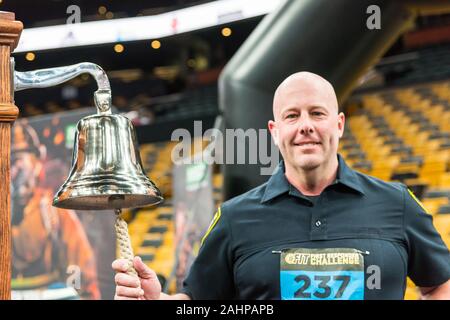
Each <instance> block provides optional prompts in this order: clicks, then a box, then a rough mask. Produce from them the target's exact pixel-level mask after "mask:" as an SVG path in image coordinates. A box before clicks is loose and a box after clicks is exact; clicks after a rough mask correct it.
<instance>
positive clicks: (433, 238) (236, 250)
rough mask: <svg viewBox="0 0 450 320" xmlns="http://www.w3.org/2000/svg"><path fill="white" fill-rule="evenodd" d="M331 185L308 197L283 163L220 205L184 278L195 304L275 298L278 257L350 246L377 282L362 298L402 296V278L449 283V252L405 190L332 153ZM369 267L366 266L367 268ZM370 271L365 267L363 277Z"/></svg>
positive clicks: (420, 283) (429, 219)
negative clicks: (335, 162)
mask: <svg viewBox="0 0 450 320" xmlns="http://www.w3.org/2000/svg"><path fill="white" fill-rule="evenodd" d="M338 161H339V169H338V174H337V179H336V181H335V182H334V183H333V184H331V185H329V186H328V187H327V188H326V189H325V190H324V191H323V192H322V193H321V195H320V196H319V197H317V198H308V197H306V196H304V195H302V194H301V193H300V192H299V191H298V190H297V189H296V188H295V187H294V186H292V185H291V184H290V183H289V182H288V180H287V179H286V177H285V174H284V164H283V162H281V163H280V165H279V167H278V168H277V169H276V171H275V173H274V174H273V175H272V176H271V178H270V179H269V180H268V181H267V182H266V183H264V184H263V185H261V186H259V187H257V188H255V189H253V190H250V191H249V192H247V193H245V194H242V195H240V196H238V197H235V198H233V199H231V200H229V201H226V202H224V203H223V204H222V205H221V207H220V208H219V210H218V212H217V213H216V215H215V217H214V219H213V221H212V223H211V225H210V228H209V230H208V232H207V234H206V235H205V237H204V239H203V242H202V246H201V248H200V250H199V254H198V257H197V258H196V260H195V262H194V263H193V265H192V267H191V269H190V272H189V274H188V276H187V278H186V279H185V281H184V288H183V292H184V293H186V294H188V295H189V296H190V297H191V298H193V299H280V254H279V253H277V252H280V251H282V250H285V249H289V248H354V249H357V250H360V251H361V252H365V253H366V254H365V255H364V267H365V268H366V269H367V268H368V267H369V266H373V265H375V266H377V268H378V270H379V276H380V277H379V279H378V280H379V281H378V283H377V285H375V287H374V286H373V285H372V286H370V288H369V287H368V286H365V288H364V299H403V297H404V292H405V288H406V278H407V276H409V277H410V278H411V279H412V280H413V281H414V283H415V284H416V285H417V286H420V287H433V286H437V285H440V284H442V283H444V282H446V281H447V280H448V279H450V254H449V251H448V248H447V247H446V245H445V244H444V242H443V241H442V239H441V237H440V235H439V234H438V233H437V231H436V230H435V228H434V226H433V224H432V216H431V215H429V214H428V213H426V211H425V209H424V208H423V207H422V205H421V204H420V203H419V202H418V201H417V199H416V198H415V197H414V195H413V194H412V193H411V192H410V191H409V190H408V189H407V187H406V186H405V185H403V184H400V183H387V182H384V181H381V180H378V179H376V178H374V177H371V176H368V175H365V174H362V173H359V172H356V171H354V170H352V169H350V168H349V167H348V166H347V165H346V164H345V162H344V160H343V159H342V158H341V156H339V155H338ZM371 270H372V269H371ZM371 275H372V273H371V272H368V270H366V273H365V280H370V279H369V277H370V276H371Z"/></svg>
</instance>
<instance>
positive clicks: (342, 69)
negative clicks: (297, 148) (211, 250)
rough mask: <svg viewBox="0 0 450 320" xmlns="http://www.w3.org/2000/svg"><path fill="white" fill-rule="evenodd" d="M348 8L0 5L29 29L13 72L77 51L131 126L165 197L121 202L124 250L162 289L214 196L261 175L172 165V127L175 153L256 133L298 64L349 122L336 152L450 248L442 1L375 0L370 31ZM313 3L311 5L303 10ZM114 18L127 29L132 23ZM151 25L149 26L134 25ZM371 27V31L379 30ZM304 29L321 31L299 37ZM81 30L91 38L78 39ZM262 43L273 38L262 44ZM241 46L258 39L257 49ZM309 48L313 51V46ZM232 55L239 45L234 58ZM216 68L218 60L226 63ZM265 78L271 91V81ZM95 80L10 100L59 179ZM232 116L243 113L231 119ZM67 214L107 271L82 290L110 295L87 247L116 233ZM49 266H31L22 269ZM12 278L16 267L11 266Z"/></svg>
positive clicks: (188, 257) (186, 254) (55, 62)
mask: <svg viewBox="0 0 450 320" xmlns="http://www.w3.org/2000/svg"><path fill="white" fill-rule="evenodd" d="M287 2H289V1H287ZM298 2H301V1H298ZM319 2H320V3H321V5H323V4H324V3H325V1H319ZM331 2H333V4H332V5H331ZM356 2H358V3H360V4H359V5H356ZM356 2H355V1H354V2H353V3H354V4H355V6H354V7H350V10H349V7H346V6H348V5H349V4H350V5H351V4H352V3H351V1H328V3H329V4H330V5H329V6H328V7H327V8H328V9H327V10H325V9H323V10H322V11H318V9H316V8H315V7H314V5H313V4H312V2H311V1H304V4H303V6H304V7H301V6H299V5H297V6H296V7H295V8H294V6H295V5H291V6H289V5H286V2H285V1H281V0H274V1H270V0H265V1H258V2H255V1H244V0H242V1H195V0H152V1H118V0H117V1H115V0H113V1H106V0H102V1H99V0H92V1H76V0H73V1H62V0H42V1H38V2H37V1H31V0H14V1H12V0H11V1H8V0H3V1H0V10H2V11H11V12H14V13H15V14H16V20H19V21H22V22H23V24H24V31H23V33H22V36H21V42H19V46H18V48H17V49H16V51H15V52H14V53H13V55H12V56H13V57H14V59H15V65H16V66H15V68H16V70H17V71H28V70H34V69H40V68H49V67H56V66H63V65H70V64H75V63H78V62H82V61H88V62H93V63H96V64H98V65H100V66H101V67H102V68H103V69H104V70H105V71H106V72H107V74H108V77H109V80H110V82H111V87H112V92H113V106H114V108H115V111H116V112H118V113H122V114H124V115H125V116H127V117H128V118H129V119H130V120H132V122H133V124H134V125H135V127H136V131H137V136H138V140H139V143H140V147H141V158H142V161H143V165H144V167H145V170H146V173H147V174H148V176H149V177H150V178H151V179H152V180H153V181H154V182H155V183H156V185H157V186H158V187H159V188H160V190H161V191H162V193H163V195H164V198H165V201H164V203H163V204H162V205H159V206H157V207H155V208H143V209H139V210H129V211H126V212H125V217H126V220H127V221H128V223H129V231H130V235H131V239H132V246H133V249H134V252H135V254H136V255H140V256H141V257H142V258H143V260H144V261H145V263H146V264H148V265H149V266H150V267H151V268H153V269H154V270H155V271H156V272H157V273H158V275H159V277H160V280H161V281H162V283H163V287H164V289H165V290H166V291H167V292H170V293H173V292H175V291H176V290H177V288H179V286H180V285H181V281H182V278H183V277H184V275H185V273H186V270H187V269H188V268H189V265H190V263H191V262H192V259H193V258H194V257H195V254H196V252H197V250H198V247H199V241H200V239H201V237H202V236H203V234H204V232H205V231H206V229H207V228H208V225H209V222H210V221H211V219H212V217H213V214H214V212H215V210H216V208H217V206H218V205H220V203H221V202H222V201H224V200H226V199H228V198H229V197H230V196H231V195H234V194H235V193H241V192H242V191H245V190H248V189H250V187H251V186H253V185H256V184H257V183H259V182H260V180H258V179H262V180H264V179H267V178H268V177H267V176H266V177H259V178H258V179H255V180H254V181H244V183H243V184H241V183H240V182H239V181H241V180H236V179H234V177H235V176H239V174H238V173H239V172H240V171H239V170H241V172H242V171H247V170H248V169H246V167H242V166H241V167H239V168H237V169H233V166H231V165H230V166H228V165H226V167H227V168H224V167H225V166H223V165H220V164H215V165H209V164H206V163H196V164H186V165H175V164H174V163H173V161H172V160H171V153H172V150H173V148H174V147H175V146H176V145H177V143H178V142H177V141H171V135H172V132H173V131H174V130H176V129H178V128H184V129H186V130H188V131H189V132H190V133H191V134H192V136H193V138H192V141H190V148H189V149H190V150H189V151H188V152H186V153H185V154H183V156H190V155H191V154H193V153H194V152H195V151H199V150H203V149H204V148H206V147H207V146H208V143H209V140H208V139H206V138H207V137H203V136H202V134H203V133H204V131H206V130H207V129H210V128H213V127H216V128H218V129H224V128H236V127H244V128H245V127H246V125H248V126H247V128H248V127H255V126H254V125H251V122H247V123H243V122H242V121H250V120H246V119H249V118H258V121H259V122H260V123H264V122H265V123H266V121H267V120H268V119H269V118H270V116H271V115H270V113H271V111H270V98H271V96H272V95H273V88H274V86H275V83H279V82H280V81H281V79H282V78H284V76H287V75H288V74H290V73H294V72H296V71H300V70H309V71H313V72H317V73H319V74H321V75H323V76H324V77H325V78H327V79H330V81H331V82H332V83H333V85H335V87H336V88H337V92H338V96H339V100H340V107H341V109H342V110H343V111H344V113H345V114H346V116H347V126H346V131H345V135H344V138H343V139H342V141H341V144H340V151H339V152H340V153H341V154H342V155H343V156H344V158H345V159H346V160H347V162H348V163H349V164H350V165H351V166H352V167H353V168H354V169H356V170H359V171H361V172H364V173H367V174H369V175H373V176H376V177H378V178H381V179H383V180H387V181H401V182H403V183H405V184H407V185H408V186H409V187H410V189H411V190H413V191H414V193H415V194H416V195H417V197H418V198H419V199H421V201H422V202H423V204H424V206H425V207H426V208H427V210H428V212H429V213H430V214H432V215H433V216H434V223H435V225H436V227H437V229H438V230H439V232H440V233H441V235H442V237H443V239H444V241H445V242H446V243H447V245H449V244H450V6H449V3H447V2H446V1H442V5H438V6H429V7H426V8H425V9H423V8H420V9H417V10H412V12H413V13H408V14H403V15H400V13H398V12H399V10H396V8H393V7H392V5H390V4H388V3H387V2H386V1H378V2H377V1H375V2H374V3H378V4H379V6H380V7H381V30H379V31H377V30H370V29H368V28H369V27H367V26H366V21H367V18H368V17H369V16H370V14H369V13H367V12H366V11H361V12H359V13H357V14H356V13H355V10H353V9H351V8H356V7H357V6H360V7H361V6H362V4H361V2H359V1H356ZM316 3H317V2H316ZM366 7H367V6H366ZM308 8H309V9H310V11H309V13H305V11H307V10H306V9H308ZM385 8H386V9H385ZM302 9H303V10H302ZM312 9H316V11H317V12H316V16H315V17H314V20H313V21H314V23H313V24H311V29H309V28H308V29H303V28H300V25H298V26H297V27H298V28H294V27H291V28H289V27H286V26H285V28H286V29H285V31H280V32H279V33H277V32H278V31H277V30H278V29H279V28H278V27H280V24H281V22H282V21H284V20H283V19H284V17H285V16H288V17H290V19H294V18H295V15H294V13H295V14H299V16H300V17H302V18H304V20H301V19H300V20H301V21H306V20H307V18H308V16H307V14H308V15H311V14H312V13H313V12H315V11H314V10H312ZM384 9H385V10H386V12H387V13H386V14H384V11H383V10H384ZM333 11H334V12H336V14H337V16H336V17H334V18H333V17H331V18H330V16H329V15H328V13H329V12H333ZM292 12H293V13H292ZM320 12H322V15H321V14H320ZM323 12H326V13H323ZM345 12H347V13H345ZM394 12H396V13H395V14H394ZM405 12H406V11H405ZM271 14H273V16H271ZM346 14H348V16H346ZM352 14H353V16H352ZM397 14H398V15H397ZM358 15H359V16H360V17H361V19H360V20H361V21H359V20H358V22H357V23H355V25H351V24H349V23H347V22H346V21H347V20H349V21H351V18H352V17H355V16H356V17H357V16H358ZM144 18H149V19H151V20H148V21H144V22H143V24H134V23H135V21H133V20H122V19H144ZM286 19H287V20H288V22H289V19H288V18H286ZM333 19H334V20H333ZM297 20H299V19H297ZM136 21H137V20H136ZM301 21H300V22H301ZM330 21H331V22H330ZM332 21H335V23H336V24H337V23H338V22H339V24H342V25H344V26H343V28H344V27H345V26H346V27H347V29H345V28H344V29H343V30H345V32H343V34H340V35H339V37H337V36H336V35H335V34H334V36H333V37H328V36H327V30H329V29H327V28H326V26H327V25H328V24H330V23H332ZM400 21H404V23H400ZM74 22H75V23H74ZM77 22H79V23H78V24H77ZM97 22H98V23H100V22H102V23H103V24H91V28H90V29H86V30H88V32H87V33H84V34H83V33H80V34H78V33H77V29H76V28H77V25H83V24H85V23H86V24H88V23H97ZM300 22H299V23H300ZM123 25H128V26H129V30H128V29H127V28H124V27H123ZM146 25H147V26H148V28H146V27H142V26H146ZM385 25H386V27H384V26H385ZM321 26H322V27H321ZM61 27H63V29H61ZM64 28H66V29H64ZM114 28H117V29H118V30H119V29H120V30H122V33H120V32H119V33H118V34H117V33H116V34H114V35H113V36H111V35H109V34H108V30H113V29H114ZM320 28H322V29H320ZM351 28H355V32H354V34H357V35H354V36H353V37H354V38H352V36H351V34H352V32H349V30H351ZM383 28H385V29H383ZM255 29H256V30H255ZM61 30H62V31H61ZM86 30H85V31H86ZM124 30H125V31H124ZM314 30H316V31H314ZM376 32H379V33H378V35H374V34H375V33H376ZM383 32H384V33H383ZM89 34H91V35H95V36H92V37H90V36H89ZM282 34H286V35H290V36H291V37H293V39H297V40H296V41H295V43H298V45H296V44H294V43H292V47H293V49H292V51H293V52H294V53H295V54H296V55H297V57H298V61H297V62H294V61H292V63H290V64H288V63H287V62H286V61H291V60H296V59H293V58H292V57H293V56H292V55H291V56H290V55H289V54H288V53H287V52H285V54H283V53H282V52H281V53H280V52H279V51H277V50H281V49H277V48H276V45H277V43H278V42H277V41H275V40H270V39H271V38H270V36H273V35H275V36H277V37H280V35H282ZM309 34H315V35H320V34H323V37H322V38H321V37H320V36H315V37H308V36H307V35H309ZM359 34H360V35H359ZM250 35H251V36H250ZM394 35H395V36H394ZM355 37H359V38H357V39H355ZM88 38H89V41H91V42H87V41H85V40H86V39H88ZM268 39H269V40H268ZM302 39H303V40H302ZM346 39H348V41H347V40H346ZM246 41H247V44H246V45H245V42H246ZM270 41H272V43H273V45H274V47H273V48H271V47H270V46H268V45H267V43H268V42H269V43H270ZM305 41H307V42H306V43H304V42H305ZM259 43H261V45H258V44H259ZM375 43H376V44H377V45H376V46H375V45H373V44H375ZM263 44H266V47H265V48H264V50H266V51H267V52H279V53H278V54H279V55H278V56H277V59H278V60H277V61H280V63H279V64H278V63H277V64H270V61H271V60H270V59H269V60H267V59H266V57H268V56H270V53H267V54H266V53H261V54H259V55H258V54H257V53H258V52H262V51H261V50H262V49H261V46H262V45H263ZM250 46H254V48H255V50H254V51H255V53H254V55H252V50H250V49H251V48H250V49H249V47H250ZM308 46H310V47H308ZM240 48H241V49H240ZM280 48H281V47H280ZM307 48H310V49H311V50H306V49H307ZM314 48H319V49H318V50H314V51H313V50H312V49H314ZM334 48H336V50H334ZM285 49H286V48H284V49H283V50H285ZM238 50H241V52H242V53H241V54H239V53H237V52H238ZM266 51H264V52H266ZM244 53H247V54H248V60H252V57H255V56H256V57H258V58H260V59H261V60H262V62H261V69H260V67H259V64H258V63H257V62H256V63H253V64H252V63H250V62H249V65H250V66H251V68H250V67H249V68H247V69H249V70H247V69H245V72H244V71H243V70H244V66H245V63H246V60H245V59H242V55H243V54H244ZM354 54H357V56H356V57H357V58H356V59H353V60H357V61H358V62H359V61H361V63H359V64H358V63H357V62H354V61H353V62H350V61H347V60H345V59H341V58H339V57H341V56H342V57H344V56H348V57H352V55H354ZM340 55H341V56H340ZM312 56H314V59H315V60H314V61H313V60H312V58H311V57H312ZM233 57H234V58H233ZM353 57H355V56H353ZM239 58H240V59H241V60H239ZM337 58H339V59H341V60H339V59H338V61H343V62H342V65H340V64H339V63H334V61H335V60H333V59H337ZM232 59H234V61H232V62H231V63H229V62H230V60H232ZM264 59H266V60H264ZM344 60H345V61H344ZM252 61H253V60H252ZM327 61H328V62H327ZM331 62H333V63H331ZM352 63H353V64H352ZM227 64H228V67H227V68H228V70H226V69H224V68H225V66H227ZM268 65H269V66H270V68H273V69H274V70H276V69H277V68H278V69H279V70H281V71H280V72H279V75H278V74H277V72H276V71H275V72H274V75H273V78H272V77H270V76H267V74H266V75H265V76H261V77H260V78H259V79H258V80H255V78H256V76H254V78H251V76H250V78H249V77H248V76H247V75H249V74H251V75H255V74H258V72H260V73H262V72H263V71H261V70H264V68H268V67H267V66H268ZM232 67H234V68H235V69H232ZM224 70H225V71H224ZM288 71H290V72H288ZM220 76H221V77H222V78H219V77H220ZM246 77H247V78H246ZM242 79H250V80H248V81H243V80H242ZM227 80H229V81H228V82H227ZM233 80H235V81H236V82H235V83H236V84H238V83H239V84H244V85H245V84H249V83H250V84H251V85H253V86H254V88H256V89H257V92H258V93H255V95H253V94H249V92H247V91H239V90H237V91H236V90H234V89H230V87H232V85H230V83H231V82H230V81H233ZM258 81H259V82H258ZM271 82H273V83H274V85H272V86H271V85H266V83H271ZM261 88H263V89H261ZM96 89H97V88H96V84H95V81H94V80H93V78H92V77H90V76H88V75H82V76H79V77H77V78H75V79H73V80H71V81H69V82H67V83H65V84H62V85H60V86H57V87H52V88H47V89H45V90H44V89H32V90H26V91H21V92H17V93H16V94H15V104H16V105H17V106H18V107H19V109H20V115H19V117H20V119H19V121H18V123H19V124H23V123H26V124H27V125H29V126H31V127H32V128H33V129H34V130H35V131H36V134H37V136H38V137H39V143H40V144H42V145H45V147H46V149H47V154H46V158H45V159H42V161H43V162H44V164H47V165H48V166H47V167H46V168H47V170H48V171H47V172H54V171H55V170H56V171H58V170H60V171H61V172H62V173H61V175H62V176H67V173H68V168H66V167H67V166H68V164H69V163H70V154H71V150H72V148H73V142H74V141H73V133H74V126H75V124H76V122H77V120H78V119H79V118H80V117H81V115H86V114H90V113H94V110H95V109H93V108H92V106H93V92H94V91H95V90H96ZM233 90H234V91H233ZM262 91H264V92H266V93H267V95H268V98H264V99H265V100H264V103H262V104H267V106H265V109H264V112H262V113H261V115H254V114H252V113H251V112H250V111H249V112H247V113H245V111H242V112H240V111H239V110H242V106H239V105H238V104H234V103H233V102H234V101H235V100H234V99H236V97H237V96H239V92H241V95H243V96H244V97H243V98H242V99H243V100H244V102H245V103H249V101H250V100H256V101H257V102H255V103H260V101H262V100H258V99H260V98H259V96H260V93H261V92H262ZM255 92H256V91H255ZM227 99H229V100H227ZM261 99H262V98H261ZM230 103H231V104H233V106H229V104H230ZM238 106H239V108H241V109H238ZM249 108H250V106H249ZM250 109H251V108H250ZM250 109H249V110H250ZM236 118H240V119H243V120H239V121H241V122H239V121H238V120H236ZM194 121H201V124H202V129H201V132H200V133H199V132H194ZM256 127H258V126H256ZM259 127H260V128H263V125H260V126H259ZM194 133H196V134H197V135H196V136H195V135H194ZM55 159H60V160H61V161H60V163H64V166H63V165H62V164H61V166H59V167H58V163H59V162H57V161H56V162H55ZM55 163H56V164H55ZM52 165H53V166H52ZM44 167H45V166H44ZM228 168H229V169H228ZM233 170H235V171H233ZM42 175H44V176H45V173H41V176H42ZM55 179H56V178H55ZM44 180H45V179H40V180H39V181H40V182H39V183H47V184H48V180H49V179H48V177H47V179H46V180H47V181H44ZM58 181H59V180H58ZM55 185H57V183H55ZM78 216H79V219H80V221H81V223H82V224H83V225H84V228H85V232H86V234H87V236H88V238H89V241H90V242H91V244H92V246H93V248H94V253H95V255H96V257H97V268H98V270H97V271H98V272H97V273H98V274H99V275H100V274H101V275H102V277H101V278H99V283H103V285H98V286H99V287H100V289H101V290H99V291H100V292H99V294H98V295H96V294H91V295H87V298H103V299H110V298H112V296H113V288H112V287H111V286H108V285H107V283H112V284H113V280H112V277H113V274H112V272H111V271H110V270H107V268H109V265H110V261H107V260H108V259H114V252H113V253H112V254H111V255H110V256H107V257H100V256H99V255H98V253H99V252H100V251H101V250H97V251H96V249H95V248H96V245H95V244H99V243H102V241H103V240H102V239H106V238H108V237H111V235H112V234H113V231H114V230H113V228H111V233H110V234H109V235H108V232H107V231H105V230H103V231H102V232H103V233H101V236H100V233H98V232H96V230H98V229H93V224H92V221H93V220H92V219H94V218H92V216H91V218H90V219H91V220H89V218H86V217H85V218H83V214H80V213H78ZM99 223H100V224H102V222H99ZM103 237H106V238H103ZM108 239H109V238H108ZM101 259H103V260H106V262H107V263H105V266H104V269H101V267H100V265H101V263H99V260H101ZM46 272H47V273H48V271H39V274H35V275H33V274H32V275H30V278H35V277H37V276H40V275H41V273H46ZM19 273H20V272H19ZM63 273H64V272H63ZM13 276H14V277H16V278H21V277H22V278H23V277H24V276H23V275H20V274H17V273H16V274H15V275H13ZM19 282H20V281H19ZM19 282H17V286H16V287H14V280H13V289H14V288H15V289H16V291H20V290H36V288H44V287H48V286H49V282H50V280H48V281H43V282H40V284H39V285H38V284H36V285H35V286H26V285H25V286H23V282H22V284H20V285H19ZM94 291H95V290H93V291H92V290H91V292H94ZM100 293H101V294H100ZM21 297H22V298H23V297H24V295H22V296H21ZM405 298H407V299H416V298H418V294H417V291H416V289H415V287H414V284H413V283H412V282H408V288H407V291H406V296H405Z"/></svg>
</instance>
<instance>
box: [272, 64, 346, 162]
mask: <svg viewBox="0 0 450 320" xmlns="http://www.w3.org/2000/svg"><path fill="white" fill-rule="evenodd" d="M273 115H274V121H272V120H270V121H269V130H270V133H271V134H272V137H273V139H274V142H275V144H276V145H277V146H278V148H279V149H280V152H281V154H282V155H283V158H284V160H285V165H286V168H288V167H292V168H296V169H301V170H304V171H309V170H314V169H317V168H319V167H321V168H327V165H328V164H329V163H330V162H331V161H336V155H337V149H338V143H339V139H340V138H341V137H342V134H343V133H344V123H345V117H344V114H343V113H339V108H338V102H337V98H336V94H335V92H334V89H333V86H332V85H331V84H330V83H329V82H328V81H327V80H325V79H324V78H322V77H320V76H318V75H316V74H314V73H310V72H298V73H294V74H293V75H291V76H289V77H288V78H286V79H285V80H284V81H283V82H282V83H281V84H280V85H279V87H278V88H277V90H276V92H275V95H274V100H273ZM333 158H334V159H333Z"/></svg>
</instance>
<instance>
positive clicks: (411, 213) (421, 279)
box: [404, 187, 450, 287]
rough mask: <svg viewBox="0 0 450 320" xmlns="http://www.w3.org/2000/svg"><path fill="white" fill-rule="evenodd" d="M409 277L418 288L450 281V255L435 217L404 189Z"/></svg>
mask: <svg viewBox="0 0 450 320" xmlns="http://www.w3.org/2000/svg"><path fill="white" fill-rule="evenodd" d="M404 201H405V212H404V214H405V217H404V223H405V226H404V227H405V233H406V241H407V245H408V276H409V277H410V278H411V280H413V282H414V283H415V284H416V285H417V286H419V287H434V286H438V285H441V284H443V283H444V282H446V281H447V280H448V279H450V253H449V251H448V248H447V246H446V245H445V243H444V242H443V241H442V238H441V236H440V235H439V233H438V232H437V230H436V228H435V227H434V225H433V217H432V215H431V214H429V213H427V211H426V209H425V208H424V207H423V205H422V204H421V203H420V201H419V200H418V199H417V198H416V197H415V196H414V194H413V193H412V192H411V191H410V190H409V189H407V188H406V187H405V188H404Z"/></svg>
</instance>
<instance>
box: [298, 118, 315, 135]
mask: <svg viewBox="0 0 450 320" xmlns="http://www.w3.org/2000/svg"><path fill="white" fill-rule="evenodd" d="M298 129H299V131H300V134H302V135H308V134H312V133H313V132H314V126H313V125H312V123H311V119H309V117H308V116H305V117H303V119H301V121H300V127H299V128H298Z"/></svg>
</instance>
